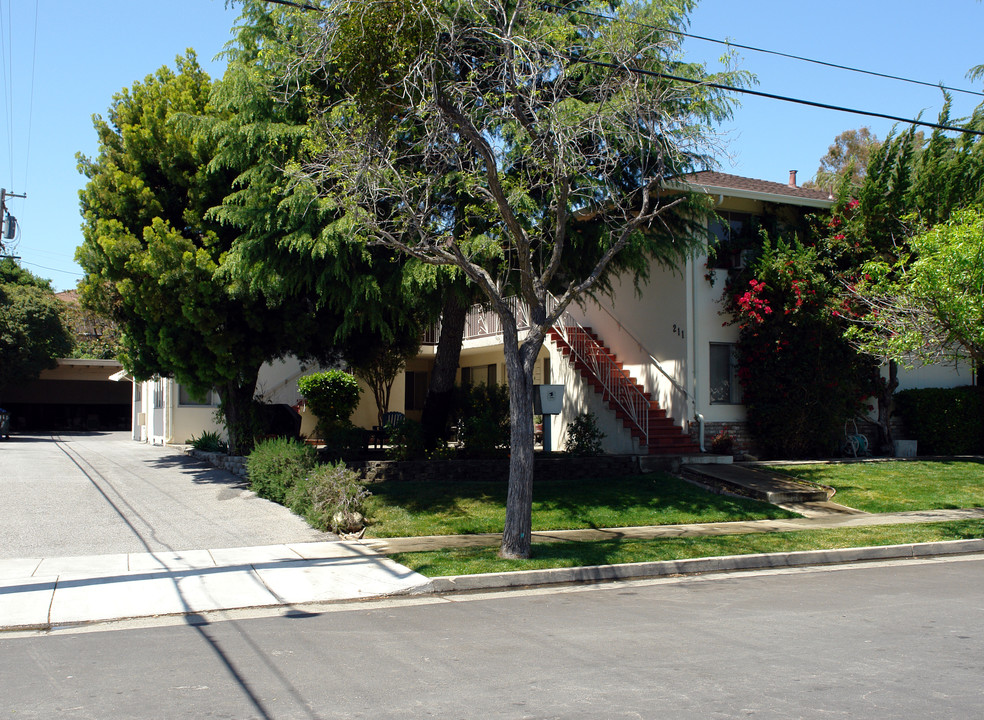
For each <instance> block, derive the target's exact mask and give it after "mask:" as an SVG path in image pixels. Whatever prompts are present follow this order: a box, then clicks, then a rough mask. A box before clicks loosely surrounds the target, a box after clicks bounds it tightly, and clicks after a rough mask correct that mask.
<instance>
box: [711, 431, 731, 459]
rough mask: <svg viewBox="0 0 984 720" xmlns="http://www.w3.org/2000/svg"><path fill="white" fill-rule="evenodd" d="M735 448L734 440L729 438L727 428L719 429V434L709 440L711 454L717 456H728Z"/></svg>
mask: <svg viewBox="0 0 984 720" xmlns="http://www.w3.org/2000/svg"><path fill="white" fill-rule="evenodd" d="M734 448H735V439H734V438H733V437H732V436H731V432H730V431H729V430H728V427H727V426H725V427H723V428H721V432H719V433H718V434H717V435H715V436H714V437H713V438H711V452H713V453H716V454H718V455H730V454H731V453H732V452H733V451H734Z"/></svg>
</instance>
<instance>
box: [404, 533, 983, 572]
mask: <svg viewBox="0 0 984 720" xmlns="http://www.w3.org/2000/svg"><path fill="white" fill-rule="evenodd" d="M981 537H984V520H961V521H955V522H942V523H923V524H915V525H880V526H871V527H858V528H839V529H834V530H799V531H792V532H781V533H754V534H746V535H717V536H703V537H689V538H660V539H658V540H625V539H617V538H615V539H612V540H602V541H593V542H555V543H534V544H533V557H532V558H531V559H528V560H513V559H504V558H500V557H498V556H497V549H496V548H456V549H446V550H437V551H433V552H416V553H397V554H394V555H391V556H390V557H391V558H392V559H393V560H395V561H396V562H398V563H400V564H402V565H405V566H407V567H409V568H411V569H413V570H416V571H417V572H419V573H421V574H422V575H426V576H428V577H439V576H443V575H472V574H475V573H486V572H503V571H515V570H538V569H543V568H556V567H580V566H590V565H614V564H618V563H630V562H652V561H658V560H682V559H687V558H700V557H716V556H721V555H750V554H753V553H769V552H790V551H796V550H817V549H835V548H848V547H864V546H874V545H899V544H905V543H916V542H938V541H946V540H968V539H974V538H981Z"/></svg>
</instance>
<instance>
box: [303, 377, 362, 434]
mask: <svg viewBox="0 0 984 720" xmlns="http://www.w3.org/2000/svg"><path fill="white" fill-rule="evenodd" d="M297 389H298V390H299V391H300V392H301V395H303V396H304V399H305V400H306V401H307V404H308V407H309V408H311V412H313V413H314V414H315V415H316V416H317V417H318V427H319V428H321V431H322V433H323V437H327V435H326V433H327V432H328V431H329V430H330V429H331V427H332V426H333V425H338V424H342V423H345V422H347V421H348V419H349V417H351V415H352V413H354V412H355V409H356V408H357V407H358V406H359V395H360V394H361V393H362V388H360V387H359V381H358V380H356V379H355V376H353V375H350V374H349V373H347V372H343V371H341V370H326V371H325V372H319V373H313V374H311V375H305V376H304V377H302V378H301V379H300V380H298V381H297Z"/></svg>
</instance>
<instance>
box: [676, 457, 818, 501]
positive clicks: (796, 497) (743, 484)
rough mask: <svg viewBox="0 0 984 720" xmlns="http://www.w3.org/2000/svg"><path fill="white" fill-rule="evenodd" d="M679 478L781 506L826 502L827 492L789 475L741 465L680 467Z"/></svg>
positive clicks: (688, 465)
mask: <svg viewBox="0 0 984 720" xmlns="http://www.w3.org/2000/svg"><path fill="white" fill-rule="evenodd" d="M680 474H681V475H683V476H684V477H686V478H688V479H691V480H693V481H695V482H698V483H700V484H703V485H710V486H712V487H718V488H721V489H722V490H725V491H727V492H731V493H734V494H736V495H744V496H746V497H751V498H755V499H756V500H763V501H765V502H768V503H772V504H773V505H778V504H781V503H813V502H826V500H827V499H828V497H827V491H826V490H824V489H823V488H820V487H817V486H816V485H810V484H808V483H803V482H800V481H798V480H795V479H793V478H791V477H789V476H788V475H781V474H779V473H775V472H771V471H768V470H763V469H758V468H756V469H753V468H750V467H744V466H742V465H692V464H685V465H681V467H680Z"/></svg>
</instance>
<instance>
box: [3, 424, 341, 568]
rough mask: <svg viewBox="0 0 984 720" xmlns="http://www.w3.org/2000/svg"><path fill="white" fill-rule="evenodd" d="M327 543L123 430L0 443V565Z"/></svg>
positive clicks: (209, 472)
mask: <svg viewBox="0 0 984 720" xmlns="http://www.w3.org/2000/svg"><path fill="white" fill-rule="evenodd" d="M333 538H334V536H333V535H329V534H326V533H321V532H318V531H316V530H314V529H312V528H311V527H310V526H308V524H307V523H306V522H304V520H302V519H301V518H299V517H297V516H296V515H294V514H293V513H291V512H290V511H289V510H287V509H286V508H283V507H281V506H280V505H277V504H275V503H272V502H269V501H267V500H263V499H261V498H258V497H256V496H255V495H254V494H253V493H251V492H250V491H249V490H248V489H247V486H246V484H245V483H244V482H243V481H241V480H240V479H239V478H237V477H235V476H234V475H231V474H230V473H227V472H225V471H222V470H216V469H215V468H212V467H210V466H208V465H205V464H203V463H199V462H197V461H194V460H192V459H190V458H188V457H187V456H185V455H184V454H182V453H180V452H178V451H176V450H173V449H169V448H161V447H154V446H148V445H144V444H141V443H136V442H134V441H132V440H130V437H129V433H125V432H123V433H75V434H63V435H33V436H32V435H26V436H25V435H21V436H13V437H11V439H10V440H9V441H0V559H9V558H24V557H56V556H57V557H63V556H79V555H103V554H110V553H133V552H155V551H166V550H205V549H210V548H232V547H251V546H259V545H277V544H284V543H298V542H312V541H319V540H327V539H333Z"/></svg>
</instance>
